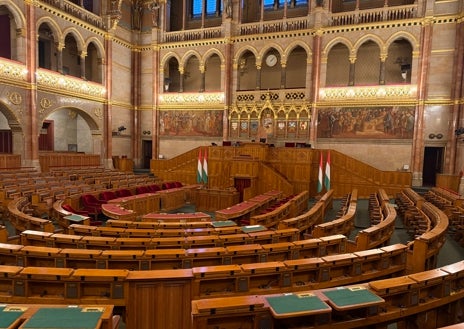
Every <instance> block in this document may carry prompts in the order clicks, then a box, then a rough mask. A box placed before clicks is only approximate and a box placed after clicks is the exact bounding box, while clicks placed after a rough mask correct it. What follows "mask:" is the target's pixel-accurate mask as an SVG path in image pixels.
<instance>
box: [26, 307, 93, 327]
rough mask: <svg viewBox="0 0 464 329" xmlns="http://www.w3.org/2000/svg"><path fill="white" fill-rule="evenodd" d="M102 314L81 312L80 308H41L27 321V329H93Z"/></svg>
mask: <svg viewBox="0 0 464 329" xmlns="http://www.w3.org/2000/svg"><path fill="white" fill-rule="evenodd" d="M101 315H102V312H100V311H95V312H93V311H92V312H83V311H82V308H80V307H69V308H41V309H39V310H37V312H36V313H35V314H34V315H33V316H32V317H31V318H30V319H29V320H28V321H27V322H25V324H24V326H23V328H28V329H94V328H95V327H96V325H97V323H98V321H99V320H100V317H101Z"/></svg>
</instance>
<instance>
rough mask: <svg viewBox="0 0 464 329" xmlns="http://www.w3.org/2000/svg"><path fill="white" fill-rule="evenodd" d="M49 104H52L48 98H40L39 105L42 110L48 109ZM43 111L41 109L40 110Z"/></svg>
mask: <svg viewBox="0 0 464 329" xmlns="http://www.w3.org/2000/svg"><path fill="white" fill-rule="evenodd" d="M50 106H52V101H51V100H49V99H48V98H42V99H41V100H40V107H41V108H42V109H43V110H46V109H48V108H49V107H50ZM42 112H43V111H42Z"/></svg>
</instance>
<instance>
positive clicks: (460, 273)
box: [192, 262, 464, 329]
mask: <svg viewBox="0 0 464 329" xmlns="http://www.w3.org/2000/svg"><path fill="white" fill-rule="evenodd" d="M463 280H464V262H459V263H456V264H452V265H448V266H444V267H441V268H439V269H436V270H431V271H426V272H421V273H417V274H410V275H406V276H402V277H396V278H389V279H383V280H375V281H371V282H369V283H366V284H357V285H351V286H344V287H338V288H335V289H330V288H328V289H317V290H306V291H302V292H300V293H297V294H289V293H279V294H266V295H246V296H240V297H232V298H228V299H221V298H213V299H200V300H194V301H193V302H192V308H193V317H192V321H193V328H196V329H200V328H209V327H211V326H214V325H215V324H217V323H221V325H222V326H224V327H225V328H228V327H230V326H232V327H233V324H234V323H236V322H234V321H237V319H240V321H241V322H240V323H241V325H242V326H247V327H249V328H261V327H263V325H265V326H266V327H269V328H303V327H304V328H306V327H317V328H367V327H369V328H370V327H375V328H386V327H389V325H390V324H397V325H398V326H405V327H408V328H409V327H410V326H411V327H423V328H439V327H443V326H447V325H451V324H454V323H458V322H461V321H462V303H464V286H463V284H462V282H463ZM457 327H460V325H458V326H457Z"/></svg>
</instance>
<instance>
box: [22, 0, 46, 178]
mask: <svg viewBox="0 0 464 329" xmlns="http://www.w3.org/2000/svg"><path fill="white" fill-rule="evenodd" d="M25 5H26V27H27V32H26V39H27V44H28V47H27V50H26V59H27V60H26V67H27V75H26V77H27V78H26V79H27V83H28V88H27V89H26V91H25V93H26V100H25V106H26V108H25V113H26V115H25V116H24V118H23V119H24V125H23V127H24V128H23V129H24V131H23V133H24V159H22V162H23V163H22V164H21V165H25V166H30V167H35V168H37V169H40V163H39V127H38V125H40V124H41V122H38V113H37V78H36V75H35V72H36V70H37V55H36V54H37V32H36V22H37V20H36V15H35V6H34V4H33V3H32V1H25Z"/></svg>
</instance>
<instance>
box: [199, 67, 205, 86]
mask: <svg viewBox="0 0 464 329" xmlns="http://www.w3.org/2000/svg"><path fill="white" fill-rule="evenodd" d="M200 74H201V76H200V79H201V80H200V90H199V92H200V93H202V92H204V91H205V64H201V65H200Z"/></svg>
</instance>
